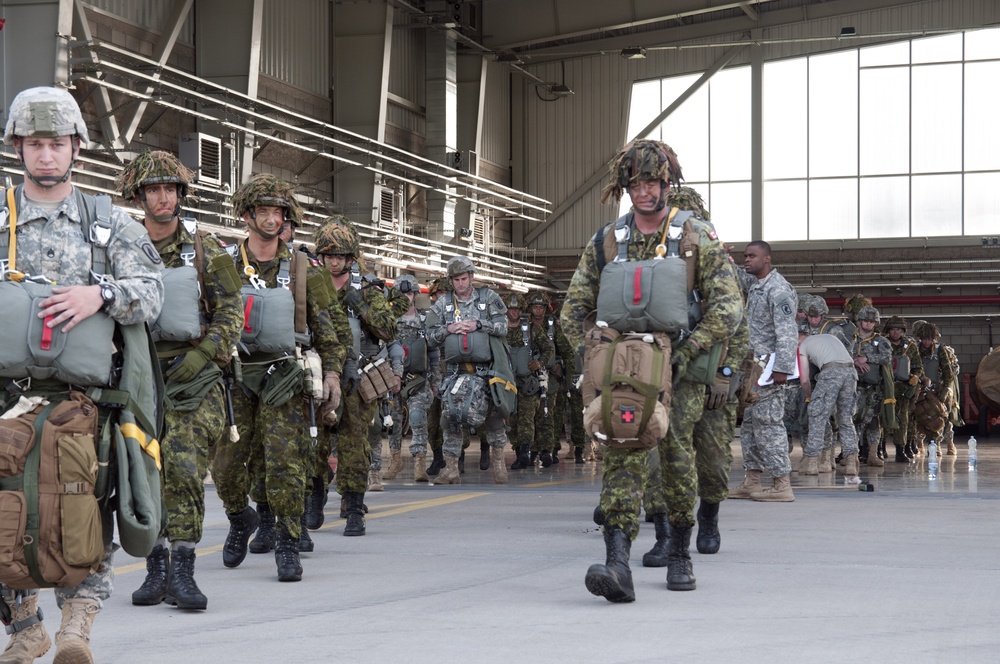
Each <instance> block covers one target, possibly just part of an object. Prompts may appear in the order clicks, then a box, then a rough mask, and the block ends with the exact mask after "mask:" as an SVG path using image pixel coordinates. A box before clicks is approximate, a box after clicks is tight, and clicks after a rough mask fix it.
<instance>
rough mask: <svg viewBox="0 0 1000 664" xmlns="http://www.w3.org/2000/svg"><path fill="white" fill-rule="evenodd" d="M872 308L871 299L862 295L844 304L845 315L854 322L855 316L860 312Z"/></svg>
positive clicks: (849, 299) (856, 295)
mask: <svg viewBox="0 0 1000 664" xmlns="http://www.w3.org/2000/svg"><path fill="white" fill-rule="evenodd" d="M870 306H872V300H871V298H870V297H865V296H864V295H862V294H861V293H856V294H854V295H852V296H851V297H849V298H848V299H847V300H846V301H845V302H844V313H845V314H847V317H848V318H850V319H851V320H854V318H855V316H857V315H858V312H859V311H861V309H863V308H864V307H870Z"/></svg>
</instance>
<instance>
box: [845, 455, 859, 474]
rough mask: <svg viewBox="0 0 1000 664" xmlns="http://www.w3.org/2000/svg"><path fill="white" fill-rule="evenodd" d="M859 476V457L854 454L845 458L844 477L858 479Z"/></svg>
mask: <svg viewBox="0 0 1000 664" xmlns="http://www.w3.org/2000/svg"><path fill="white" fill-rule="evenodd" d="M857 474H858V455H857V454H852V455H850V456H846V457H844V475H845V476H847V477H856V476H857Z"/></svg>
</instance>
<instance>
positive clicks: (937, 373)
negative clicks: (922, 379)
mask: <svg viewBox="0 0 1000 664" xmlns="http://www.w3.org/2000/svg"><path fill="white" fill-rule="evenodd" d="M940 349H941V344H934V351H933V352H932V353H931V354H930V355H929V356H927V357H923V356H921V358H920V360H921V362H922V363H923V365H924V375H926V376H927V378H929V379H930V381H931V387H932V388H936V387H937V386H938V381H940V380H941V359H940V357H939V355H938V353H939V351H940Z"/></svg>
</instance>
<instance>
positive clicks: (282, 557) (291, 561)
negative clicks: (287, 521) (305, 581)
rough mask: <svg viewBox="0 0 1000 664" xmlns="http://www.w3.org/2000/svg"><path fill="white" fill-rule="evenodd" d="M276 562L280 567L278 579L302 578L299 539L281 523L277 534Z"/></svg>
mask: <svg viewBox="0 0 1000 664" xmlns="http://www.w3.org/2000/svg"><path fill="white" fill-rule="evenodd" d="M274 563H275V565H276V566H277V568H278V581H301V580H302V563H301V562H300V561H299V541H298V540H297V539H295V538H294V537H292V535H291V533H289V532H288V528H287V527H285V526H284V525H279V526H278V528H277V532H276V534H275V543H274Z"/></svg>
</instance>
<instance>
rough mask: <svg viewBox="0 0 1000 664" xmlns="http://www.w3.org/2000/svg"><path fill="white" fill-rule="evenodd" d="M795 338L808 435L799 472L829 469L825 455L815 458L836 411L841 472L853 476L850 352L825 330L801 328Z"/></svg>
mask: <svg viewBox="0 0 1000 664" xmlns="http://www.w3.org/2000/svg"><path fill="white" fill-rule="evenodd" d="M799 341H800V342H799V366H800V367H801V368H802V376H801V378H802V390H803V391H804V393H805V399H806V404H807V412H808V415H809V437H808V439H807V440H806V442H805V445H803V450H802V454H803V457H802V467H801V468H800V469H799V472H800V473H801V474H803V475H818V474H819V473H828V472H830V470H831V467H830V464H829V462H828V461H827V459H828V457H824V464H823V465H822V466H821V465H820V463H819V460H820V457H821V455H822V453H823V452H824V450H825V447H826V432H827V430H828V429H829V427H830V423H829V421H830V415H831V414H833V413H834V412H836V415H837V419H838V421H839V424H840V434H841V437H840V442H841V445H842V447H843V454H844V459H845V466H844V474H845V475H849V476H855V475H857V474H858V441H857V437H856V435H855V432H854V421H853V419H852V414H853V413H854V399H855V394H856V393H857V386H858V372H857V371H855V369H854V362H853V360H852V358H851V354H850V353H848V352H847V349H846V348H844V346H843V344H841V343H840V342H839V341H838V340H837V339H834V338H833V337H832V336H831V335H828V334H813V335H809V334H806V333H805V332H803V333H802V334H801V336H800V338H799ZM812 366H815V367H816V369H817V370H818V371H819V373H818V374H817V375H816V386H815V387H813V386H812V383H811V378H812V376H811V375H810V374H811V373H812Z"/></svg>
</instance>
